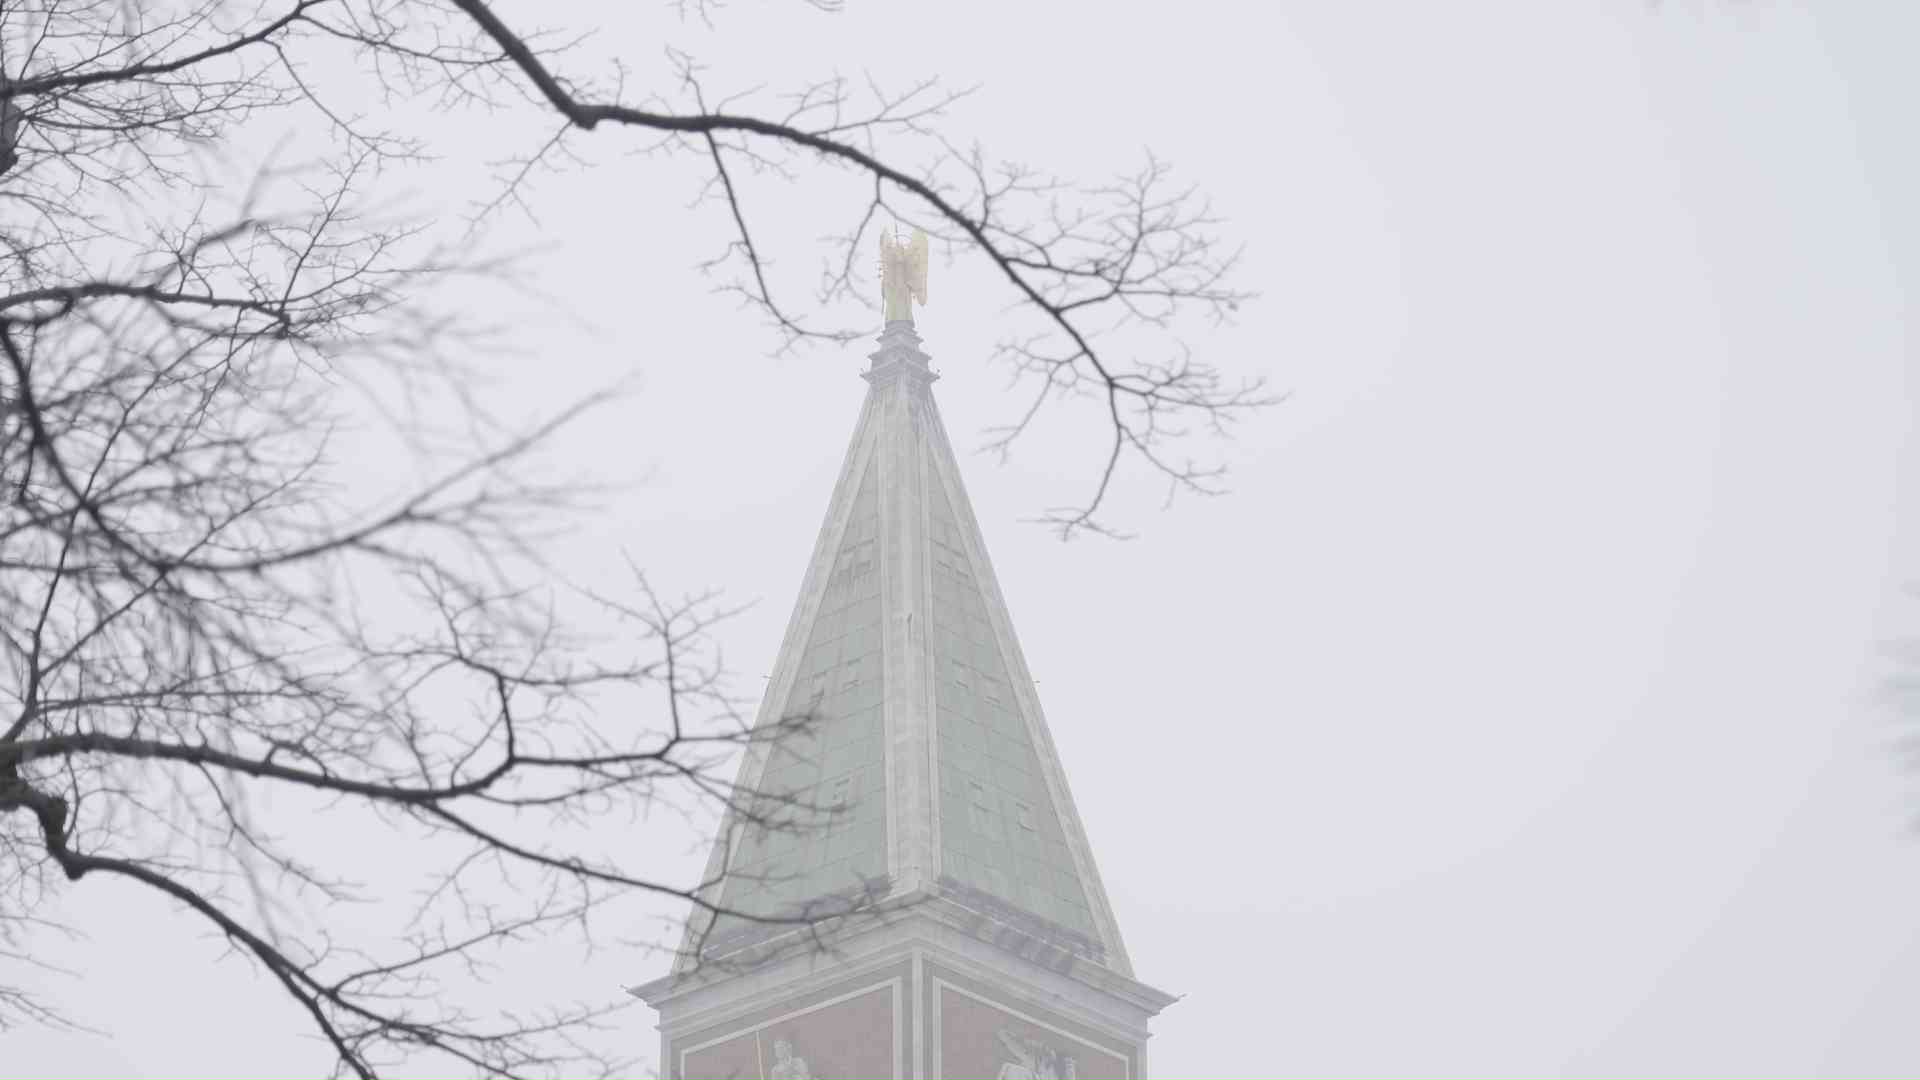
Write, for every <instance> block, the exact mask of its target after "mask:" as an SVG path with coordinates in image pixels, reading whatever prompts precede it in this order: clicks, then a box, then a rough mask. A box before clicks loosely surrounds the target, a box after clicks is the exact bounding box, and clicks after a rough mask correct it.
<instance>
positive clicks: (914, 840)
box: [634, 232, 1174, 1080]
mask: <svg viewBox="0 0 1920 1080" xmlns="http://www.w3.org/2000/svg"><path fill="white" fill-rule="evenodd" d="M880 258H881V271H880V281H881V297H882V301H883V307H884V314H885V317H886V321H885V327H884V329H883V330H882V331H881V334H880V338H879V348H878V349H877V350H876V351H874V352H873V353H871V354H870V359H871V364H870V366H869V367H868V369H867V370H866V371H865V372H863V373H862V377H863V378H864V379H865V380H866V382H867V393H866V400H865V403H864V404H863V405H862V407H861V411H860V419H859V422H858V423H857V424H856V425H855V427H854V434H853V442H852V445H851V446H850V447H848V450H847V456H846V459H845V461H844V463H843V464H842V466H841V470H840V478H839V481H838V482H837V483H836V485H835V487H834V491H833V495H832V497H831V499H830V500H829V501H828V504H827V514H826V521H825V523H824V524H823V525H822V526H821V530H820V534H819V537H818V539H817V540H816V541H815V544H814V549H813V556H812V558H811V559H810V560H809V562H808V566H807V571H806V575H805V577H804V578H803V580H802V582H801V585H800V596H799V600H798V602H797V603H796V604H795V605H794V611H793V616H792V618H791V619H790V620H789V622H788V624H787V632H786V637H785V639H784V640H783V642H782V643H781V646H780V652H779V658H778V660H777V661H776V662H775V664H774V667H773V672H772V674H771V676H770V677H769V680H768V684H767V691H766V697H765V698H764V699H763V700H762V701H761V704H760V710H759V715H758V717H757V719H756V721H755V730H756V732H757V733H759V734H761V735H763V736H764V738H760V739H756V740H755V741H754V743H753V745H752V746H751V747H750V748H749V750H748V752H747V754H746V756H745V760H744V761H743V762H742V764H741V769H740V774H739V779H738V780H737V785H738V788H739V790H740V791H741V793H742V795H743V796H746V797H748V798H750V799H752V800H753V801H754V803H756V804H762V805H768V806H772V807H779V808H786V809H787V810H788V811H789V813H786V814H785V815H781V814H778V813H775V814H770V815H760V816H758V817H757V818H756V820H754V821H740V820H729V821H727V822H726V823H725V824H724V825H723V828H722V832H721V836H720V838H719V840H718V842H716V844H715V845H714V849H713V854H712V856H711V858H710V860H709V862H708V864H707V873H706V875H705V877H704V878H703V880H704V881H705V882H706V883H707V884H706V885H705V887H704V888H703V890H702V893H701V898H702V899H703V900H704V901H706V902H707V903H708V904H710V905H713V906H714V907H717V908H720V909H722V910H724V911H728V912H734V913H737V914H735V915H732V916H722V917H720V918H718V919H715V918H713V917H711V916H709V915H707V914H705V910H706V909H701V910H696V911H695V912H694V914H693V916H692V917H691V918H690V919H689V921H688V926H687V935H686V940H685V944H684V945H683V947H682V949H681V951H680V955H679V957H678V959H677V960H676V962H675V965H674V970H673V973H672V974H670V975H668V976H666V977H665V978H662V979H659V980H656V981H654V982H652V983H649V984H647V985H646V986H642V987H639V988H637V989H636V990H635V991H634V993H636V994H638V995H639V996H641V997H643V998H645V999H646V1000H647V1001H648V1002H649V1003H650V1004H652V1005H653V1006H654V1007H655V1008H656V1009H658V1010H659V1011H660V1021H661V1022H660V1030H661V1036H662V1060H661V1073H662V1075H663V1076H667V1077H679V1078H692V1077H704V1076H754V1077H760V1078H762V1080H811V1077H814V1076H863V1077H865V1076H892V1077H899V1078H902V1080H904V1078H907V1077H913V1078H915V1080H921V1078H927V1077H949V1076H951V1077H981V1076H986V1077H994V1076H997V1077H1002V1078H1018V1080H1065V1078H1067V1077H1085V1078H1088V1080H1091V1078H1094V1077H1112V1078H1121V1080H1134V1078H1136V1077H1139V1076H1141V1075H1143V1073H1144V1068H1145V1051H1146V1040H1147V1021H1148V1020H1149V1019H1150V1018H1151V1017H1152V1016H1153V1015H1154V1014H1156V1013H1158V1012H1159V1011H1160V1010H1161V1009H1162V1008H1164V1007H1165V1006H1166V1005H1168V1004H1170V1003H1171V1002H1172V1001H1173V1000H1174V999H1173V998H1172V997H1171V996H1170V995H1168V994H1165V993H1163V992H1161V991H1159V990H1155V989H1153V988H1152V987H1149V986H1146V985H1145V984H1142V983H1140V982H1137V981H1135V980H1134V978H1133V969H1132V966H1131V964H1130V962H1129V961H1128V958H1127V953H1126V947H1125V945H1124V944H1122V942H1121V939H1120V930H1119V926H1118V924H1117V923H1116V922H1115V920H1114V917H1113V910H1112V908H1111V906H1110V905H1109V904H1108V902H1107V896H1106V890H1105V889H1104V888H1103V887H1102V885H1101V882H1100V876H1099V872H1098V871H1097V869H1096V868H1095V866H1094V859H1093V851H1092V848H1091V847H1090V845H1089V844H1088V842H1087V837H1086V833H1085V831H1084V830H1083V829H1082V827H1081V824H1080V816H1079V813H1078V812H1077V811H1076V809H1075V808H1074V804H1073V798H1072V796H1071V794H1070V793H1069V792H1068V789H1067V777H1066V771H1065V769H1064V767H1063V766H1062V764H1061V762H1060V759H1059V756H1058V754H1057V753H1056V752H1055V749H1054V745H1053V739H1052V737H1051V736H1050V735H1049V734H1048V732H1047V725H1046V720H1045V718H1044V716H1043V715H1042V713H1041V711H1040V701H1039V696H1038V694H1037V692H1036V684H1035V683H1034V681H1033V677H1032V675H1031V674H1030V673H1029V672H1028V670H1027V662H1026V658H1025V656H1024V655H1023V654H1022V653H1021V650H1020V644H1019V641H1018V640H1017V639H1016V638H1015V636H1014V632H1013V621H1012V616H1011V615H1010V614H1009V612H1008V608H1007V604H1006V600H1005V599H1004V598H1003V597H1002V595H1001V593H1000V586H999V582H998V581H997V579H996V578H995V576H994V572H993V566H992V564H991V563H990V562H989V561H988V559H987V551H986V542H985V538H984V536H983V534H982V532H981V529H980V524H979V522H978V521H977V520H975V518H974V515H973V509H972V507H971V505H970V504H969V503H968V500H967V495H966V490H965V488H964V487H963V486H962V484H961V480H960V468H959V463H958V461H957V460H956V459H955V457H954V453H953V447H952V445H951V443H950V442H949V441H948V438H947V433H946V428H945V426H944V425H943V424H942V422H941V419H940V411H939V409H938V408H937V407H936V406H935V404H934V399H933V391H932V387H933V383H934V381H935V380H936V379H937V378H938V376H936V375H935V374H934V373H933V371H932V369H931V367H930V366H929V360H930V358H929V357H928V355H927V353H926V352H924V351H923V350H922V349H921V347H920V345H921V340H920V335H919V333H918V332H917V330H916V329H915V327H914V324H913V304H914V303H915V302H918V303H920V304H925V303H926V299H927V276H926V274H927V240H926V236H925V234H923V233H919V232H916V233H915V234H914V236H913V238H912V239H911V240H907V241H902V240H900V239H899V238H898V237H896V236H892V235H888V234H884V233H883V234H882V235H881V238H880ZM796 718H804V720H805V722H804V723H801V724H796V723H794V720H795V719H796ZM787 731H792V732H793V733H792V734H787V733H784V732H787ZM844 911H856V912H866V911H877V912H878V914H876V915H873V916H871V917H870V916H868V915H865V914H856V915H853V916H851V917H847V918H842V919H835V920H832V923H831V925H829V926H825V927H824V928H823V927H822V926H820V925H816V926H814V927H812V928H810V929H809V928H804V927H802V928H797V927H796V926H795V925H794V924H793V922H792V921H791V920H792V919H793V918H794V917H802V918H808V917H812V916H816V915H821V914H827V913H832V912H844ZM741 916H746V917H744V918H743V917H741ZM769 919H772V920H782V919H784V920H788V921H784V922H783V921H764V920H769ZM820 936H824V937H825V938H826V939H827V940H826V942H825V946H826V947H825V948H824V949H823V948H821V947H819V945H820V942H819V937H820Z"/></svg>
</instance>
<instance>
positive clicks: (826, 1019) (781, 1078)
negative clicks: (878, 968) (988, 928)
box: [673, 978, 904, 1080]
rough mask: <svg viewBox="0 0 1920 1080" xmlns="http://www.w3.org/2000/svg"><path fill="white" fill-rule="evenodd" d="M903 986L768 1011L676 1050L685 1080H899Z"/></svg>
mask: <svg viewBox="0 0 1920 1080" xmlns="http://www.w3.org/2000/svg"><path fill="white" fill-rule="evenodd" d="M903 991H904V986H903V980H902V979H900V978H893V979H888V980H886V981H885V982H882V983H879V984H872V983H869V984H868V985H866V986H864V987H861V988H858V989H854V990H851V991H845V992H842V993H839V994H833V995H829V996H824V997H822V998H820V999H819V1000H816V1001H813V1002H811V1003H807V1004H800V1003H796V1004H797V1005H798V1006H799V1007H790V1008H786V1009H781V1010H768V1011H766V1012H764V1013H762V1014H758V1015H755V1016H749V1017H746V1018H743V1019H742V1020H741V1021H740V1022H738V1023H736V1024H732V1025H724V1026H722V1027H721V1029H720V1030H718V1031H708V1032H704V1033H701V1034H699V1035H694V1036H690V1037H688V1038H687V1039H686V1040H685V1041H684V1042H683V1043H682V1044H681V1045H679V1046H676V1047H674V1048H673V1053H674V1058H675V1064H676V1066H677V1069H676V1075H678V1076H681V1077H686V1078H701V1080H707V1078H742V1080H744V1078H748V1077H751V1078H753V1080H832V1078H836V1077H838V1078H846V1077H888V1076H900V1075H902V1074H901V1072H900V1071H899V1070H900V1069H901V1066H902V1064H903V1059H902V1053H903V1051H904V1047H903V1046H902V1045H901V1030H900V1024H899V1018H900V1015H901V1013H900V1010H901V1007H902V1005H903V1000H902V999H903Z"/></svg>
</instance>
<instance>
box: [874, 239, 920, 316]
mask: <svg viewBox="0 0 1920 1080" xmlns="http://www.w3.org/2000/svg"><path fill="white" fill-rule="evenodd" d="M880 300H881V304H882V306H883V307H885V308H886V313H887V321H888V322H898V321H901V320H905V321H907V322H912V321H913V301H915V300H918V301H919V302H920V303H921V304H922V305H923V306H924V305H925V304H926V302H927V234H926V233H923V232H921V231H920V230H919V229H915V230H913V239H911V240H904V241H903V240H901V239H900V238H899V237H897V236H895V235H894V234H893V233H892V232H890V231H887V230H882V231H881V233H880Z"/></svg>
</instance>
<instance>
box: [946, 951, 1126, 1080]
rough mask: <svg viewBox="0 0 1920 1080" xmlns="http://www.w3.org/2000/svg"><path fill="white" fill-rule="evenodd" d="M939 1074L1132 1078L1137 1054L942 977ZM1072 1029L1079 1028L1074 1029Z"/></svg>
mask: <svg viewBox="0 0 1920 1080" xmlns="http://www.w3.org/2000/svg"><path fill="white" fill-rule="evenodd" d="M931 982H932V986H931V995H930V996H931V999H932V1002H933V1014H934V1015H933V1021H934V1022H933V1025H932V1027H933V1032H934V1037H933V1040H932V1041H933V1047H932V1049H933V1057H934V1060H933V1062H932V1065H933V1068H932V1072H931V1075H933V1076H938V1077H986V1078H989V1080H1095V1078H1100V1080H1132V1078H1133V1076H1134V1075H1135V1074H1134V1054H1133V1053H1132V1052H1131V1051H1130V1050H1129V1049H1128V1048H1126V1047H1124V1046H1119V1045H1114V1044H1112V1043H1110V1042H1108V1041H1106V1040H1104V1039H1103V1038H1101V1037H1100V1036H1097V1035H1094V1034H1092V1033H1090V1032H1087V1031H1085V1030H1083V1029H1078V1026H1077V1025H1069V1024H1067V1023H1066V1022H1064V1021H1061V1020H1059V1019H1058V1018H1057V1017H1052V1016H1045V1015H1039V1013H1040V1012H1041V1011H1040V1010H1033V1009H1022V1008H1019V1007H1017V1006H1014V1005H1010V1004H1005V1003H1002V1002H1000V1001H997V1000H994V995H991V993H990V991H989V990H988V989H987V988H985V987H978V986H975V987H966V986H961V985H956V983H955V982H950V981H948V980H947V979H944V978H941V977H938V976H935V977H933V978H932V980H931ZM1070 1028H1072V1030H1070Z"/></svg>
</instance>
